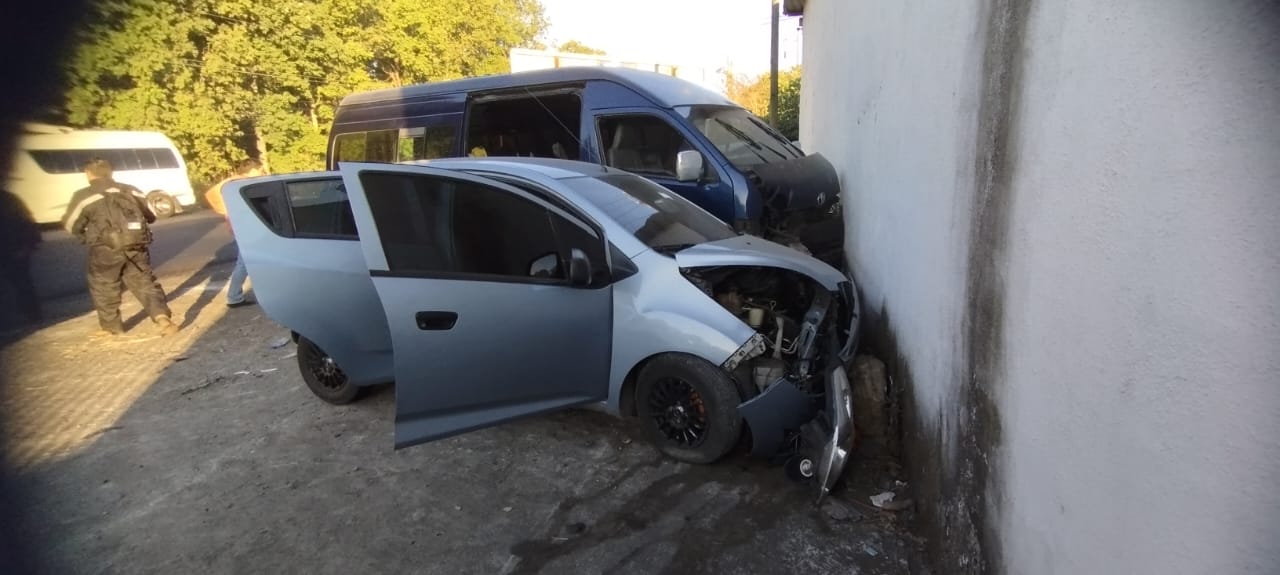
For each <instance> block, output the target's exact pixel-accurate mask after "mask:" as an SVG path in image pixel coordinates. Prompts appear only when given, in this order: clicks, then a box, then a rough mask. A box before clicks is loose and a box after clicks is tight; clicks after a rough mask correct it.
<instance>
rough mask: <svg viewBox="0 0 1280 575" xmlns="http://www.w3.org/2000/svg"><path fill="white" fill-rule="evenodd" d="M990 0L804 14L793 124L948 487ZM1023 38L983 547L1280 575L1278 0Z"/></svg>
mask: <svg viewBox="0 0 1280 575" xmlns="http://www.w3.org/2000/svg"><path fill="white" fill-rule="evenodd" d="M988 7H989V5H988V4H987V3H983V2H977V1H968V2H949V3H948V2H923V1H910V0H903V1H902V2H874V1H870V0H809V2H808V7H807V9H806V18H805V36H806V38H805V39H806V42H805V77H804V82H803V84H802V86H803V94H802V99H801V110H802V116H801V139H802V141H803V142H805V148H806V150H808V151H811V152H813V151H816V152H821V153H823V154H824V155H826V156H827V157H828V159H830V160H832V162H833V163H835V164H836V166H837V168H838V170H839V171H840V173H841V177H842V184H843V185H844V189H845V193H846V196H845V201H846V202H847V207H848V210H847V213H848V214H849V215H848V216H847V218H848V225H849V232H850V234H849V248H850V254H851V259H852V260H853V265H854V269H855V271H856V273H857V274H858V279H859V280H860V282H861V285H862V287H863V288H864V290H865V291H866V295H867V297H868V300H869V302H868V303H869V305H870V306H871V307H872V308H873V309H878V308H879V307H881V306H883V308H884V309H885V310H887V311H888V313H889V321H890V326H889V327H890V328H891V330H892V332H893V335H894V337H895V338H896V340H897V345H898V348H899V350H900V351H901V353H902V355H903V356H904V357H905V359H906V360H907V363H908V364H909V366H910V370H911V373H912V385H913V389H912V390H911V392H912V395H913V396H914V399H915V403H914V405H913V409H915V411H916V413H915V415H916V417H917V418H918V419H919V421H920V425H921V426H923V427H924V429H922V430H918V431H920V433H921V436H922V437H929V436H930V434H933V433H936V434H937V435H936V436H937V437H940V441H941V442H942V444H943V445H942V446H940V448H938V451H939V452H940V453H943V454H947V455H945V456H944V458H945V459H946V460H945V461H942V462H940V465H941V466H942V467H943V469H944V473H943V475H944V476H947V475H954V474H956V473H957V470H956V469H955V463H954V461H953V460H954V459H955V456H956V453H957V449H958V446H959V445H960V444H961V443H963V441H964V439H965V437H964V434H965V432H964V430H963V429H961V428H959V427H958V426H957V425H956V422H957V421H960V420H962V415H963V414H961V413H957V410H960V409H961V408H962V405H961V403H962V401H961V400H962V399H963V398H962V397H961V395H962V393H961V387H962V386H963V378H964V376H965V375H966V374H964V373H959V374H957V373H956V372H957V370H963V369H964V368H965V367H966V366H967V365H968V364H966V363H965V361H964V358H963V352H962V351H960V350H963V349H964V347H965V343H966V342H965V341H964V338H965V337H966V334H967V333H968V332H966V330H964V329H963V328H962V319H961V318H963V317H964V308H965V302H964V301H963V298H964V294H965V285H964V281H965V278H966V275H967V274H968V272H969V270H967V269H966V265H967V264H968V262H967V261H966V256H967V249H968V244H967V241H968V238H969V237H970V235H969V234H970V232H971V228H970V225H971V224H970V222H971V221H972V215H973V213H972V208H973V204H972V202H973V197H974V194H975V190H976V186H975V184H974V183H973V182H974V177H973V175H974V170H975V168H974V164H975V158H977V157H979V155H980V152H981V150H979V149H977V148H976V147H975V145H974V142H975V141H978V140H979V139H978V138H977V132H976V129H977V125H978V112H979V104H980V103H981V102H980V100H981V94H982V90H981V75H982V71H981V69H980V63H981V62H982V61H983V49H984V45H985V42H986V40H985V39H984V36H985V35H986V34H988V33H989V30H988V29H986V28H984V27H983V26H982V22H984V19H985V18H986V17H987V16H986V9H987V8H988ZM1020 50H1021V51H1020V54H1019V58H1016V59H1015V60H1014V61H1015V62H1016V63H1017V71H1018V80H1019V81H1018V82H1017V88H1016V91H1017V95H1016V98H1015V99H1014V109H1013V111H1014V114H1013V115H1012V124H1011V132H1010V137H1011V139H1010V145H1011V147H1010V152H1009V153H1010V155H1009V162H1008V165H1009V166H1010V168H1011V171H1012V175H1011V177H1012V180H1011V185H1010V191H1011V193H1010V195H1009V197H1010V199H1011V204H1010V206H1009V209H1010V212H1009V222H1010V225H1009V231H1008V236H1007V238H1006V240H1005V245H1004V250H1003V252H1002V253H1001V258H1002V262H1001V265H1000V268H999V269H1000V271H1001V279H1002V282H1003V289H1002V293H1003V299H1002V307H1003V318H1004V322H1003V323H1004V327H1003V330H1004V331H1003V337H1002V338H1001V341H1002V348H1003V350H1002V354H1001V355H1000V357H1001V358H1002V363H1001V370H1000V372H999V375H998V377H996V378H995V381H993V382H989V383H991V385H992V387H991V390H992V391H993V392H994V393H995V394H996V399H997V401H996V405H997V407H998V417H999V423H1000V425H999V428H1000V433H999V438H1000V439H999V442H998V444H997V445H995V446H994V450H993V451H994V453H993V454H992V457H991V458H990V461H989V462H988V464H989V466H990V475H989V476H988V478H987V484H986V485H985V491H984V493H985V501H982V502H977V504H978V505H983V506H985V509H986V510H987V511H988V513H987V515H986V517H985V518H984V521H985V528H987V529H988V530H989V539H991V540H993V541H992V543H993V545H991V546H989V547H988V548H987V549H988V555H989V556H988V557H987V560H988V561H990V562H991V563H992V564H993V566H994V567H995V568H997V569H1000V570H1003V571H1004V572H1008V573H1037V574H1040V573H1245V572H1249V573H1277V572H1280V15H1278V14H1277V4H1276V3H1275V2H1267V1H1264V0H1258V1H1248V0H1230V1H1228V0H1223V1H1218V2H1210V1H1193V0H1178V1H1164V2H1157V1H1145V2H1138V1H1134V2H1122V3H1116V2H1110V1H1107V0H1034V1H1033V2H1032V3H1031V9H1030V12H1029V14H1028V18H1027V20H1026V27H1025V28H1024V32H1023V42H1022V43H1021V48H1020ZM926 499H927V498H926ZM942 499H943V501H942V502H941V503H942V504H947V505H951V504H954V503H955V502H948V501H945V499H946V497H945V496H942ZM969 504H970V505H972V504H975V502H969ZM955 536H964V534H963V533H952V534H949V537H955ZM944 544H951V542H950V541H946V542H944ZM991 555H995V556H994V557H993V556H991ZM947 567H948V568H947V569H946V571H948V572H949V571H952V570H956V569H954V567H955V566H954V565H953V566H947Z"/></svg>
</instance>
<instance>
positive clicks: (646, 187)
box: [561, 174, 737, 249]
mask: <svg viewBox="0 0 1280 575" xmlns="http://www.w3.org/2000/svg"><path fill="white" fill-rule="evenodd" d="M561 181H563V182H564V183H565V184H567V185H569V186H570V187H572V188H573V189H574V190H576V191H577V192H578V193H580V194H582V195H583V196H584V197H586V198H587V200H589V201H590V202H591V203H593V204H595V205H596V206H597V207H599V208H600V209H601V210H603V211H604V212H605V213H606V214H608V215H609V217H610V218H612V219H613V220H614V221H616V222H618V224H619V225H621V226H622V227H623V228H624V229H626V230H627V231H629V232H631V233H632V234H634V235H635V236H636V238H637V239H639V240H640V241H641V242H644V244H645V245H647V246H649V247H651V248H655V249H665V248H675V247H679V246H686V245H690V244H700V243H705V242H711V241H716V240H723V239H726V238H731V237H733V236H735V235H737V234H736V233H734V231H733V229H732V228H730V227H729V226H728V225H725V223H724V222H722V221H720V220H719V219H717V218H716V217H715V216H713V215H711V214H709V213H707V212H706V211H704V210H703V209H702V208H699V207H698V206H696V205H694V204H693V203H692V202H690V201H689V200H686V199H684V198H682V197H680V196H678V195H676V194H674V193H672V192H671V191H669V190H667V189H666V188H664V187H662V186H659V185H658V184H655V183H653V182H651V181H649V180H646V179H644V178H641V177H639V176H633V175H630V174H610V175H607V176H599V177H594V178H593V177H582V178H571V179H567V180H561Z"/></svg>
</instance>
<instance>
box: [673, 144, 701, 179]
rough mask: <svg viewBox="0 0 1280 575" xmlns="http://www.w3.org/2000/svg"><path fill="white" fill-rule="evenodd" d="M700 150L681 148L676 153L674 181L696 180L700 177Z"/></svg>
mask: <svg viewBox="0 0 1280 575" xmlns="http://www.w3.org/2000/svg"><path fill="white" fill-rule="evenodd" d="M702 169H703V165H702V152H699V151H697V150H682V151H680V152H677V153H676V181H678V182H696V181H698V180H700V179H702Z"/></svg>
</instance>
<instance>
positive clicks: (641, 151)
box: [599, 115, 694, 178]
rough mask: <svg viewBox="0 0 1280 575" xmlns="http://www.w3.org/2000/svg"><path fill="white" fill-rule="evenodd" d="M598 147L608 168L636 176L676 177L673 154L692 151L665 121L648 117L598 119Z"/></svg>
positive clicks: (690, 146)
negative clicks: (601, 150)
mask: <svg viewBox="0 0 1280 575" xmlns="http://www.w3.org/2000/svg"><path fill="white" fill-rule="evenodd" d="M599 126H600V147H601V148H603V149H604V158H605V163H606V164H608V165H609V166H610V167H614V168H618V169H619V170H626V171H628V172H633V173H637V174H645V175H651V176H663V177H668V178H674V177H675V176H676V153H677V152H680V151H681V150H692V149H694V147H693V146H692V145H691V144H690V143H689V142H688V140H685V138H684V136H683V135H681V134H680V132H678V131H676V129H675V128H673V127H671V125H670V124H668V123H667V122H666V121H665V120H663V119H661V118H658V117H655V116H648V115H631V116H606V117H603V118H600V123H599Z"/></svg>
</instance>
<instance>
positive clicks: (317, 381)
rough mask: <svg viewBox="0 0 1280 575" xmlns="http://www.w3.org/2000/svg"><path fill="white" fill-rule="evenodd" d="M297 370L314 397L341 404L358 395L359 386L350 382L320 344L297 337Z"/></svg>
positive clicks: (353, 399) (354, 398)
mask: <svg viewBox="0 0 1280 575" xmlns="http://www.w3.org/2000/svg"><path fill="white" fill-rule="evenodd" d="M298 371H300V372H302V380H303V381H305V382H306V383H307V388H309V389H310V390H311V393H314V394H316V397H319V398H320V399H323V400H325V401H327V402H329V403H332V404H334V405H343V404H347V403H351V402H353V401H355V400H356V399H357V398H358V397H360V391H361V389H362V388H361V387H359V386H357V385H355V384H353V383H351V380H350V379H349V378H347V374H346V373H344V372H343V371H342V368H340V367H338V364H337V363H335V362H334V361H333V358H331V357H329V355H328V354H326V353H325V352H324V350H322V349H320V346H318V345H316V344H314V343H312V342H311V340H309V339H307V338H305V337H301V336H299V337H298Z"/></svg>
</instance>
